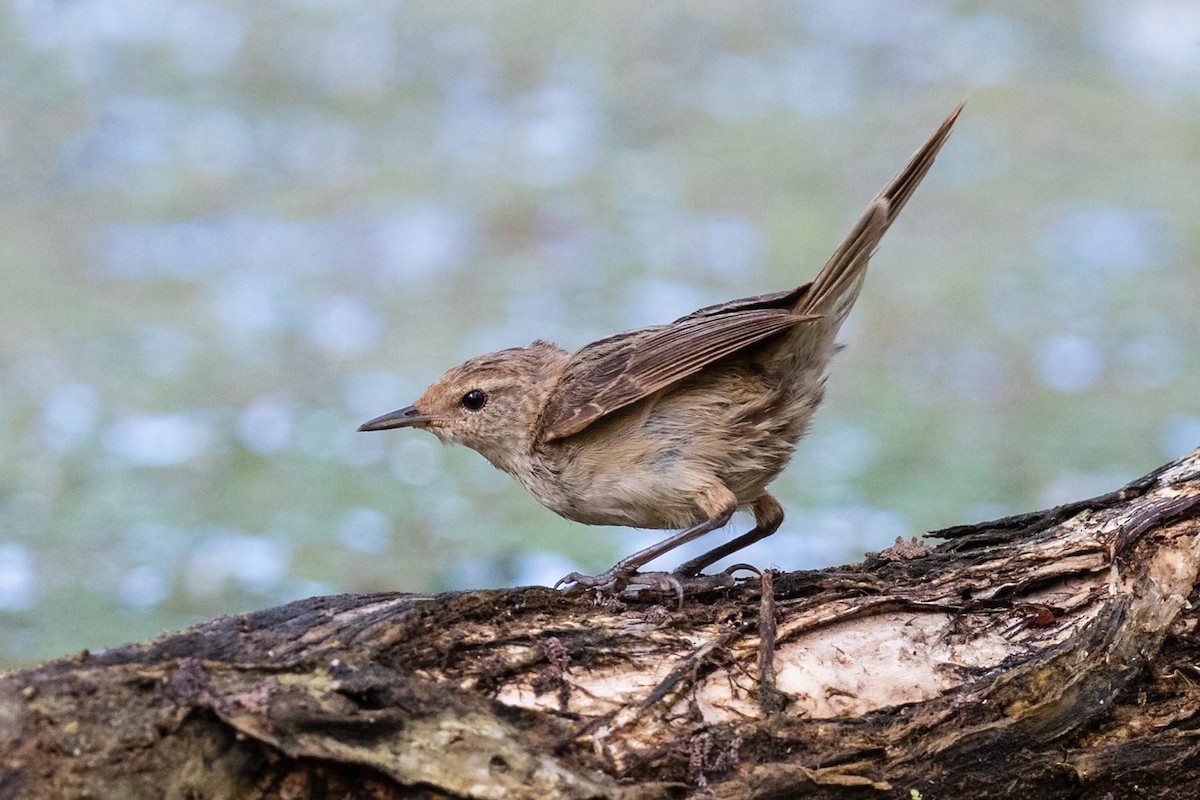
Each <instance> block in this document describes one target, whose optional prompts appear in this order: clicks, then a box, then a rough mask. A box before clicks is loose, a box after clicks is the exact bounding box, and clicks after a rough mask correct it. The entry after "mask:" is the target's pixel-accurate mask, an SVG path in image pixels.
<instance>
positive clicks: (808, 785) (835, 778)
mask: <svg viewBox="0 0 1200 800" xmlns="http://www.w3.org/2000/svg"><path fill="white" fill-rule="evenodd" d="M933 535H934V536H935V537H938V538H940V539H942V540H944V541H943V543H942V544H940V545H939V546H937V547H936V548H929V547H927V546H925V545H922V544H919V543H915V542H911V543H904V542H900V543H898V544H897V545H896V546H894V547H892V548H889V549H888V550H885V551H884V552H882V553H878V554H873V555H872V556H870V557H868V558H867V560H866V561H865V562H863V563H862V564H857V565H852V566H848V567H841V568H835V569H829V570H821V571H815V572H793V573H772V572H768V573H766V574H765V575H764V576H763V577H762V578H761V579H757V578H756V579H754V580H752V581H747V582H744V583H742V584H740V585H739V586H737V587H735V588H733V589H728V590H718V591H712V592H707V593H699V594H693V595H689V597H688V599H687V602H686V604H685V606H684V608H683V609H681V610H677V609H675V608H674V605H673V602H672V601H671V599H669V598H661V597H655V596H652V595H651V594H650V593H648V592H647V593H643V594H642V595H639V596H638V597H636V598H634V599H629V600H625V601H617V600H612V599H608V600H603V601H597V600H596V599H594V598H593V597H592V596H590V595H584V594H581V593H578V592H574V593H567V592H556V591H552V590H549V589H544V588H526V589H511V590H503V591H479V592H466V593H455V594H445V595H439V596H436V597H428V596H419V595H403V594H386V595H371V596H360V595H341V596H335V597H318V598H311V599H308V600H303V601H300V602H297V603H292V604H289V605H286V606H282V607H279V608H272V609H267V610H265V611H261V612H257V613H254V614H248V615H242V616H234V617H221V618H218V619H214V620H212V621H210V622H206V623H204V624H201V625H198V626H196V627H194V628H190V629H188V630H185V631H182V632H180V633H176V634H171V635H168V636H164V637H162V638H160V639H157V640H155V641H153V642H149V643H144V644H135V645H130V646H127V647H122V648H118V649H115V650H110V651H106V652H104V653H99V654H88V653H81V654H79V655H78V656H75V657H72V658H65V659H61V660H58V661H54V662H50V663H48V664H45V665H43V666H40V667H37V668H34V669H29V670H24V671H18V672H11V673H7V674H4V675H0V797H5V798H8V797H13V798H44V797H71V796H78V797H97V798H103V797H113V798H117V797H120V798H140V797H147V798H150V797H154V798H159V797H193V798H216V797H238V798H285V797H312V796H329V797H338V796H346V797H371V798H398V797H426V798H524V797H529V798H640V797H673V796H678V797H683V796H686V795H688V794H691V793H695V792H698V791H699V790H701V789H703V790H704V791H705V793H706V794H708V795H711V796H713V797H717V798H775V797H792V796H796V795H797V793H801V792H803V793H804V794H805V796H811V797H829V798H834V797H838V798H840V797H864V796H870V797H881V798H882V797H896V798H901V797H903V798H908V797H910V796H911V791H912V790H917V791H919V792H921V793H922V794H923V795H925V796H931V797H974V798H986V797H1010V796H1013V795H1014V794H1015V793H1018V792H1026V793H1029V794H1030V795H1031V796H1038V797H1077V796H1081V795H1091V794H1095V795H1096V796H1101V795H1102V794H1103V793H1104V792H1106V791H1107V792H1110V793H1111V794H1112V796H1127V795H1132V794H1134V793H1135V792H1139V793H1140V794H1138V796H1142V797H1174V796H1189V797H1190V796H1191V794H1192V792H1191V790H1190V789H1188V788H1185V787H1189V786H1195V785H1200V759H1197V758H1195V756H1196V753H1197V747H1198V744H1197V737H1196V731H1197V729H1200V689H1198V688H1197V683H1198V681H1200V670H1198V669H1197V667H1196V666H1195V665H1196V664H1197V663H1200V642H1198V641H1197V639H1196V625H1197V618H1198V615H1200V612H1198V611H1197V608H1196V605H1197V602H1196V601H1197V598H1196V596H1195V585H1196V581H1197V575H1198V573H1200V451H1196V452H1194V453H1192V454H1190V455H1188V456H1186V457H1185V458H1183V459H1181V460H1180V461H1178V462H1176V463H1173V464H1169V465H1167V466H1165V467H1163V468H1162V469H1160V470H1156V471H1155V472H1154V473H1152V474H1151V475H1148V476H1146V477H1145V478H1143V479H1141V480H1139V481H1136V482H1134V483H1132V484H1130V485H1129V486H1126V487H1123V488H1122V489H1119V490H1117V491H1115V492H1112V493H1109V494H1106V495H1103V496H1101V497H1097V498H1092V499H1090V500H1082V501H1079V502H1076V503H1071V504H1068V505H1065V506H1060V507H1058V508H1054V509H1048V510H1045V511H1039V512H1036V513H1032V514H1023V515H1020V516H1016V517H1009V518H1006V519H1002V520H997V521H994V522H988V523H983V524H980V525H969V526H959V527H955V528H951V529H947V530H944V531H940V532H937V533H935V534H933ZM660 600H665V601H666V603H667V605H660V604H659V602H658V601H660Z"/></svg>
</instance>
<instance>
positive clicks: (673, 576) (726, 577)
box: [554, 564, 762, 608]
mask: <svg viewBox="0 0 1200 800" xmlns="http://www.w3.org/2000/svg"><path fill="white" fill-rule="evenodd" d="M738 570H750V571H751V572H753V573H755V574H756V575H761V574H762V572H760V571H759V570H758V569H757V568H756V567H752V566H750V565H749V564H734V565H733V566H732V567H729V568H728V569H726V570H724V571H723V572H718V573H717V574H716V575H685V574H682V573H679V572H638V571H636V570H633V571H629V570H618V569H616V568H615V567H614V568H613V569H610V570H608V571H607V572H601V573H600V574H599V575H584V574H582V573H579V572H572V573H571V574H570V575H565V576H563V577H562V578H561V579H560V580H559V581H558V583H556V584H554V588H555V589H557V588H559V587H560V586H569V587H570V588H573V589H595V590H596V591H598V592H600V593H602V594H604V593H610V594H614V595H617V594H621V593H622V592H623V591H625V589H627V588H628V587H630V586H645V587H647V588H649V589H657V590H658V591H660V592H674V593H675V596H676V597H677V598H679V606H680V608H682V607H683V595H684V591H685V590H691V591H710V590H713V589H728V588H729V587H731V586H733V584H734V579H733V573H735V572H737V571H738Z"/></svg>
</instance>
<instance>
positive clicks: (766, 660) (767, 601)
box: [758, 569, 783, 716]
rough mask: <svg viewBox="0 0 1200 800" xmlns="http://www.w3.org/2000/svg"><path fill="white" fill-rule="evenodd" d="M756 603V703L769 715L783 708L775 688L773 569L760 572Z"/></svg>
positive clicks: (781, 700)
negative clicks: (760, 585) (760, 588)
mask: <svg viewBox="0 0 1200 800" xmlns="http://www.w3.org/2000/svg"><path fill="white" fill-rule="evenodd" d="M761 580H762V596H761V597H760V598H759V603H758V704H759V706H760V707H761V708H762V710H763V714H765V715H767V716H770V715H772V714H778V713H779V712H780V711H782V710H783V697H782V696H781V695H780V693H779V690H778V689H776V688H775V570H771V569H769V570H767V571H766V572H764V573H763V574H762V579H761Z"/></svg>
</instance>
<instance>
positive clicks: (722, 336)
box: [539, 308, 819, 441]
mask: <svg viewBox="0 0 1200 800" xmlns="http://www.w3.org/2000/svg"><path fill="white" fill-rule="evenodd" d="M816 319H819V317H818V316H815V315H808V316H804V315H799V314H795V313H793V312H792V311H790V310H784V309H771V308H756V309H749V310H744V311H730V312H726V313H720V314H714V315H708V316H700V317H691V316H689V317H687V318H684V319H683V320H680V321H678V322H674V323H672V324H670V325H658V326H655V327H651V328H640V329H638V330H634V331H626V332H625V333H619V334H617V335H616V336H610V337H608V338H606V339H601V340H599V341H596V342H592V343H591V344H589V345H587V346H586V347H583V348H582V349H580V350H579V351H578V352H576V353H575V354H574V355H572V356H571V360H570V361H569V362H567V366H566V368H565V371H564V373H563V377H562V380H561V381H560V382H559V385H558V391H557V392H556V393H555V396H554V398H553V399H552V400H551V401H550V403H549V404H548V405H547V407H546V409H545V411H544V412H543V413H542V427H541V432H540V436H539V438H540V439H542V440H543V441H552V440H554V439H561V438H563V437H564V436H570V435H572V434H574V433H578V432H579V431H581V430H583V429H584V428H586V427H587V426H588V425H590V424H592V423H593V422H595V421H596V420H598V419H600V418H601V417H603V416H605V415H606V414H611V413H612V412H614V411H616V410H618V409H621V408H624V407H625V406H627V405H629V404H630V403H635V402H637V401H638V400H641V399H642V398H644V397H648V396H649V395H651V394H653V393H655V392H657V391H659V390H661V389H665V388H666V387H668V386H670V385H671V384H673V383H675V382H676V381H679V380H682V379H683V378H686V377H687V376H689V375H693V374H695V373H696V372H699V371H700V370H702V369H704V367H706V366H708V365H709V364H712V363H713V362H714V361H718V360H720V359H722V358H724V357H726V356H729V355H732V354H733V353H736V352H737V351H739V350H741V349H743V348H746V347H749V346H750V345H752V344H754V343H756V342H760V341H762V340H763V339H766V338H768V337H770V336H773V335H775V334H777V333H782V332H783V331H786V330H790V329H791V328H793V327H794V326H796V325H800V324H803V323H805V322H811V321H813V320H816Z"/></svg>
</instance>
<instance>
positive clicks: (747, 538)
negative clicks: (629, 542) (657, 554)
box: [672, 494, 783, 581]
mask: <svg viewBox="0 0 1200 800" xmlns="http://www.w3.org/2000/svg"><path fill="white" fill-rule="evenodd" d="M750 509H751V510H752V511H753V512H754V527H753V528H752V529H751V530H749V531H747V532H746V533H743V534H742V535H741V536H739V537H737V538H736V539H733V540H732V541H728V542H726V543H725V544H723V545H721V546H720V547H714V548H713V549H712V550H709V551H708V552H707V553H704V554H703V555H700V556H696V557H695V558H693V559H692V560H690V561H685V562H684V563H682V564H680V565H679V566H678V567H676V568H675V571H674V572H673V573H672V574H673V575H674V576H675V577H676V578H678V579H680V580H684V581H686V580H687V579H688V578H691V577H694V576H696V575H699V574H700V573H701V572H703V571H704V570H705V569H706V568H707V567H708V566H710V565H711V564H715V563H716V562H718V561H720V560H721V559H722V558H724V557H725V556H728V555H732V554H733V553H736V552H737V551H739V550H741V549H742V548H744V547H749V546H750V545H752V544H754V543H755V542H757V541H759V540H760V539H765V538H767V537H768V536H770V535H771V534H772V533H774V532H775V531H777V530H779V526H780V525H782V524H783V506H781V505H779V501H778V500H776V499H775V498H774V497H772V496H771V495H769V494H764V495H763V496H762V497H760V498H758V499H757V500H755V501H754V505H752V506H751V507H750ZM745 567H746V565H745V564H737V565H735V567H730V570H732V569H735V568H745ZM727 572H728V570H727Z"/></svg>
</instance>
